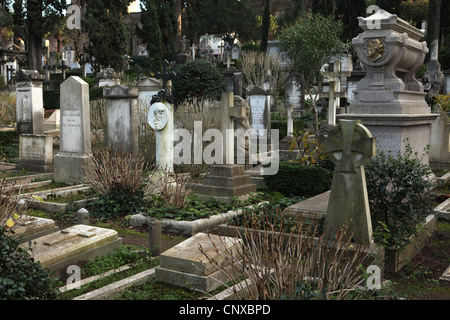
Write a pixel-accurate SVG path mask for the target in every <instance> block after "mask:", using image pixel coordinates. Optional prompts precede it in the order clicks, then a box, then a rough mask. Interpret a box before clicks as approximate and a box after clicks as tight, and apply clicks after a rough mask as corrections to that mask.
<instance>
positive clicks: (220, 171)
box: [195, 165, 256, 201]
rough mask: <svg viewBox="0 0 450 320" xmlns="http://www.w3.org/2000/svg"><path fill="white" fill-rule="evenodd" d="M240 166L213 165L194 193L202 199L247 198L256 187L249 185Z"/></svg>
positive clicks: (248, 179) (247, 177)
mask: <svg viewBox="0 0 450 320" xmlns="http://www.w3.org/2000/svg"><path fill="white" fill-rule="evenodd" d="M244 170H245V167H244V166H242V165H214V166H211V171H210V174H209V175H207V176H205V177H204V178H203V184H202V185H198V186H197V187H196V189H195V192H196V193H197V195H198V196H199V197H202V198H215V199H217V200H221V201H230V199H231V198H241V197H246V196H248V195H249V194H250V193H251V192H256V185H254V184H252V183H251V180H250V176H249V175H247V174H246V173H245V171H244Z"/></svg>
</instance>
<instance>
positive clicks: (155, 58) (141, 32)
mask: <svg viewBox="0 0 450 320" xmlns="http://www.w3.org/2000/svg"><path fill="white" fill-rule="evenodd" d="M141 23H142V29H139V28H137V29H136V30H137V33H138V36H139V37H140V38H141V39H142V40H143V41H144V42H145V43H146V44H147V52H148V58H149V60H150V68H151V71H153V72H157V71H161V70H162V60H163V53H162V43H161V30H160V28H159V25H158V15H157V13H156V6H155V4H154V1H153V0H141Z"/></svg>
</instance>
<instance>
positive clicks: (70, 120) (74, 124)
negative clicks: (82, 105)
mask: <svg viewBox="0 0 450 320" xmlns="http://www.w3.org/2000/svg"><path fill="white" fill-rule="evenodd" d="M81 116H82V115H81V110H62V117H61V118H62V126H63V127H64V130H63V131H62V137H61V139H62V141H64V146H63V149H64V150H63V151H65V152H74V153H83V146H82V141H83V128H82V126H81Z"/></svg>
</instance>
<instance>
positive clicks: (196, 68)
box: [173, 59, 225, 103]
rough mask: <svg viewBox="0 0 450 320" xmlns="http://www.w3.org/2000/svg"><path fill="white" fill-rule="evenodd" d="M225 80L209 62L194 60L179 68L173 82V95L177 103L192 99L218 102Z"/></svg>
mask: <svg viewBox="0 0 450 320" xmlns="http://www.w3.org/2000/svg"><path fill="white" fill-rule="evenodd" d="M224 85H225V80H224V77H223V75H222V73H220V72H219V71H218V70H217V68H216V67H215V66H214V65H213V64H212V63H211V62H209V61H206V60H201V59H198V60H194V61H190V62H188V63H186V64H184V65H182V66H181V67H180V69H179V70H178V71H177V75H176V77H175V80H174V81H173V95H174V97H175V99H176V100H177V102H178V103H181V102H183V101H186V100H187V101H193V100H194V99H197V100H203V99H211V100H219V99H220V97H221V94H222V91H223V89H224Z"/></svg>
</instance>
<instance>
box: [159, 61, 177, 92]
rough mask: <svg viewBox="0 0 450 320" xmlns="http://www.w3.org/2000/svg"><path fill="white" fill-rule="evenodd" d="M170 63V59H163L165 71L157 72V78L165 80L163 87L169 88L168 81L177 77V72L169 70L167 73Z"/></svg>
mask: <svg viewBox="0 0 450 320" xmlns="http://www.w3.org/2000/svg"><path fill="white" fill-rule="evenodd" d="M168 65H169V61H167V60H165V59H164V60H163V73H160V72H156V74H155V78H156V79H162V80H163V89H164V90H167V81H168V80H173V79H174V78H175V75H176V74H175V72H174V71H172V72H169V73H167V66H168Z"/></svg>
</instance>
